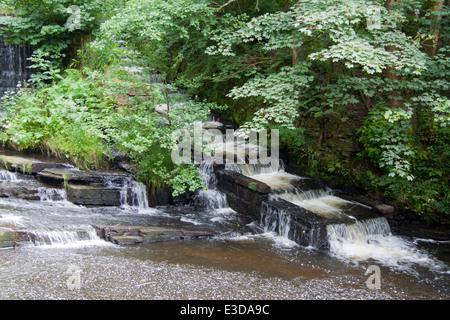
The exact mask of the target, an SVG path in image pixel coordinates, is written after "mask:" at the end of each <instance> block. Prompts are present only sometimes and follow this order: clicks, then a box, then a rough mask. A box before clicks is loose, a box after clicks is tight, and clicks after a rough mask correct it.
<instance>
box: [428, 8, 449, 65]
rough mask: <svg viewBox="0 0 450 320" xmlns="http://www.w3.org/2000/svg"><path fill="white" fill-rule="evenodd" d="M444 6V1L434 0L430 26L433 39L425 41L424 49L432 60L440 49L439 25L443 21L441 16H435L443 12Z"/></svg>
mask: <svg viewBox="0 0 450 320" xmlns="http://www.w3.org/2000/svg"><path fill="white" fill-rule="evenodd" d="M443 6H444V0H434V1H433V3H432V5H431V9H430V10H431V15H430V20H431V26H430V35H431V36H432V38H430V39H427V40H425V41H424V49H425V51H426V53H427V54H428V56H429V57H430V58H434V56H435V55H436V52H437V48H438V41H439V24H440V22H441V20H442V17H441V16H439V15H437V16H436V15H435V14H433V13H436V12H438V11H441V10H442V8H443Z"/></svg>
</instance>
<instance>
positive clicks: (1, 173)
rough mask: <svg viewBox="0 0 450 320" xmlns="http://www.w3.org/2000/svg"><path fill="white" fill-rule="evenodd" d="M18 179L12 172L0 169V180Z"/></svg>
mask: <svg viewBox="0 0 450 320" xmlns="http://www.w3.org/2000/svg"><path fill="white" fill-rule="evenodd" d="M19 180H20V179H19V178H18V177H17V175H16V174H15V173H14V172H11V171H6V170H0V181H2V182H7V181H19Z"/></svg>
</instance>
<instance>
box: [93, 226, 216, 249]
mask: <svg viewBox="0 0 450 320" xmlns="http://www.w3.org/2000/svg"><path fill="white" fill-rule="evenodd" d="M93 227H94V228H95V229H96V230H97V234H98V236H99V237H100V238H102V239H104V240H106V241H110V242H113V243H115V244H118V245H130V244H140V243H152V242H160V241H173V240H190V239H204V238H211V237H213V236H214V235H213V234H211V233H209V232H203V231H186V230H178V229H168V228H160V227H146V226H98V225H97V226H93Z"/></svg>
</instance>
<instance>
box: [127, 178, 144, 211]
mask: <svg viewBox="0 0 450 320" xmlns="http://www.w3.org/2000/svg"><path fill="white" fill-rule="evenodd" d="M120 204H121V207H122V208H125V209H135V210H137V211H141V210H148V208H149V205H148V199H147V189H146V187H145V185H144V184H143V183H141V182H137V181H134V180H133V179H126V180H125V183H124V185H123V186H122V189H121V190H120Z"/></svg>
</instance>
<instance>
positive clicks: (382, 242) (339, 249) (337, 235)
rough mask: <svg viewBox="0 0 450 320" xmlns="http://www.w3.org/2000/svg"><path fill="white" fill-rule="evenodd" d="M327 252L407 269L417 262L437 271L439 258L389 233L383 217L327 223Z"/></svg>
mask: <svg viewBox="0 0 450 320" xmlns="http://www.w3.org/2000/svg"><path fill="white" fill-rule="evenodd" d="M327 233H328V237H329V243H330V252H331V253H332V254H333V255H335V256H336V257H338V258H341V259H345V260H348V261H353V262H358V261H367V260H372V261H376V263H381V264H383V265H385V266H388V267H395V268H397V269H405V270H408V269H409V268H410V267H411V265H412V264H418V265H421V266H425V267H428V268H430V269H434V270H437V271H439V270H440V269H445V266H443V265H442V263H441V262H439V261H437V260H435V259H434V258H432V257H431V256H430V255H429V254H428V253H426V252H423V251H420V250H419V249H418V248H417V246H416V245H415V244H414V243H413V242H411V241H408V240H406V239H404V238H401V237H398V236H395V235H392V233H391V229H390V227H389V224H388V222H387V221H386V219H385V218H375V219H367V220H363V221H356V222H355V223H354V224H330V225H328V226H327Z"/></svg>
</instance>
